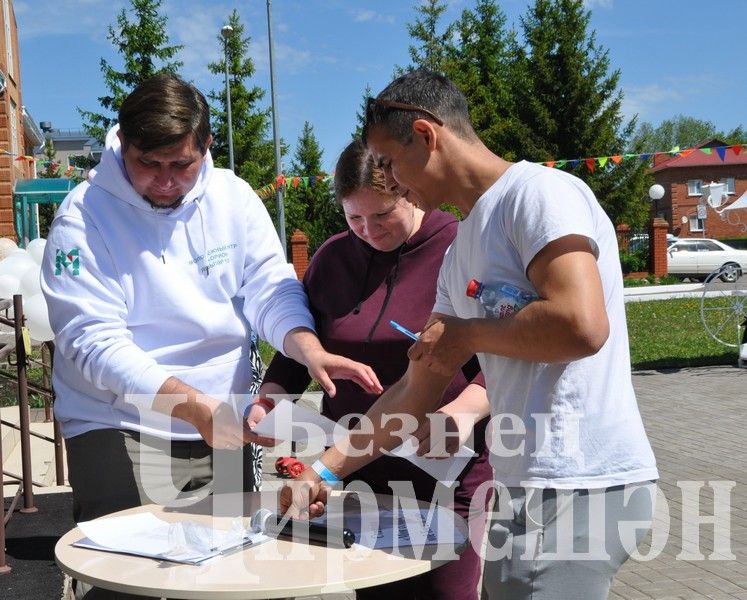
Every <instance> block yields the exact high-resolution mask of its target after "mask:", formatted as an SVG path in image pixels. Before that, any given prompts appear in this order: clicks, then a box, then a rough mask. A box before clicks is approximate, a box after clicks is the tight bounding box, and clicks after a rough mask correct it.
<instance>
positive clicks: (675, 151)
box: [668, 146, 680, 154]
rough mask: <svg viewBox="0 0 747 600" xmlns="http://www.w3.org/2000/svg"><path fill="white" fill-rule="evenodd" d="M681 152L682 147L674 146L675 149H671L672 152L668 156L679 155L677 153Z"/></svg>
mask: <svg viewBox="0 0 747 600" xmlns="http://www.w3.org/2000/svg"><path fill="white" fill-rule="evenodd" d="M679 151H680V147H679V146H674V147H673V148H672V149H671V150H670V151H669V152H668V154H677V153H678V152H679Z"/></svg>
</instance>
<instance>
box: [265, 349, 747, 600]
mask: <svg viewBox="0 0 747 600" xmlns="http://www.w3.org/2000/svg"><path fill="white" fill-rule="evenodd" d="M735 361H736V357H735ZM633 385H634V386H635V389H636V393H637V396H638V404H639V406H640V410H641V414H642V415H643V420H644V423H645V425H646V430H647V432H648V435H649V438H650V440H651V444H652V446H653V448H654V453H655V454H656V458H657V462H658V466H659V474H660V477H661V479H660V481H659V487H660V489H661V491H662V492H663V494H664V497H665V498H666V502H664V501H663V500H662V499H660V501H659V503H658V505H657V511H656V523H655V526H654V532H653V540H654V552H653V553H651V548H652V546H651V538H649V540H647V541H646V542H645V543H644V544H643V545H642V546H641V548H640V549H639V551H640V554H641V555H642V557H643V558H642V559H641V560H635V559H631V560H629V561H628V562H627V563H626V564H625V565H623V568H622V569H621V570H620V572H619V573H618V575H617V577H616V579H615V582H614V584H613V588H612V592H611V593H610V596H609V597H610V599H611V600H623V599H624V600H637V599H656V600H675V599H677V600H696V599H705V598H707V599H712V600H735V599H741V600H747V443H746V441H745V440H747V435H745V432H744V430H745V427H747V369H738V368H736V367H731V366H724V367H703V368H695V369H678V370H668V371H637V372H635V373H634V374H633ZM271 456H272V453H270V455H268V456H267V457H266V460H265V470H266V472H267V479H269V480H270V481H268V485H273V483H271V481H272V480H275V479H276V478H275V477H274V475H273V473H274V468H273V465H274V458H271ZM701 487H702V488H703V489H702V491H701V493H700V494H699V495H698V494H697V490H698V489H700V488H701ZM693 488H694V489H695V490H696V491H695V492H693ZM714 489H716V490H718V492H717V495H718V494H720V496H719V506H720V508H719V509H717V515H718V516H719V518H718V525H717V526H716V527H714V524H713V522H712V520H711V523H707V522H706V523H705V524H703V525H701V526H700V527H699V529H698V528H696V527H695V525H696V519H697V515H699V514H700V515H701V520H702V521H707V517H708V515H713V514H714V513H713V506H714V505H713V496H714ZM698 498H699V500H700V506H699V507H696V506H694V505H693V504H692V502H690V504H689V505H688V502H689V501H690V500H691V499H698ZM683 501H684V502H685V504H686V506H688V507H687V508H686V510H685V519H684V520H683ZM719 511H720V512H719ZM688 527H690V529H688ZM714 530H715V532H716V537H714ZM690 531H692V532H694V533H693V534H690V533H689V532H690ZM719 535H720V536H722V537H723V538H724V540H725V543H722V544H720V545H718V547H716V548H714V540H715V539H718V536H719ZM688 540H689V542H690V543H689V544H688V543H687V541H688ZM683 550H685V552H683ZM311 598H314V600H316V599H317V598H319V597H308V598H305V599H304V600H311ZM354 598H355V595H354V594H353V593H350V594H328V595H325V596H322V597H321V599H320V600H350V599H354Z"/></svg>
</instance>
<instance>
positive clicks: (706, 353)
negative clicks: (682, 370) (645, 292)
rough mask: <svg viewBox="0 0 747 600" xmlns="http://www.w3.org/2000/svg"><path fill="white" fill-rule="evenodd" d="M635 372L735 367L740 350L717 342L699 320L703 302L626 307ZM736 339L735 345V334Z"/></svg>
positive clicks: (679, 300)
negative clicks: (677, 368)
mask: <svg viewBox="0 0 747 600" xmlns="http://www.w3.org/2000/svg"><path fill="white" fill-rule="evenodd" d="M625 309H626V312H627V318H628V335H629V336H630V362H631V364H632V366H633V368H634V369H659V368H676V367H695V366H704V365H732V364H736V362H737V349H736V348H729V347H727V346H724V345H722V344H719V343H718V342H716V341H715V340H714V339H713V338H711V336H709V335H708V333H707V332H706V330H705V327H704V326H703V323H702V322H701V319H700V298H676V299H671V300H652V301H648V302H628V303H627V304H626V305H625ZM732 331H734V334H733V336H732V337H733V338H734V341H735V342H736V330H735V329H734V328H732Z"/></svg>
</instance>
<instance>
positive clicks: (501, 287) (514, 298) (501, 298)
mask: <svg viewBox="0 0 747 600" xmlns="http://www.w3.org/2000/svg"><path fill="white" fill-rule="evenodd" d="M536 299H537V296H536V295H535V294H533V293H531V292H527V291H524V290H522V289H521V288H518V287H516V286H514V285H511V284H509V283H494V284H486V285H484V286H483V288H482V290H481V293H480V298H479V300H480V303H481V304H482V305H483V307H484V308H485V312H486V313H487V314H488V316H490V317H493V318H497V319H502V318H503V317H507V316H508V315H511V314H513V313H515V312H518V311H520V310H521V309H522V308H524V307H525V306H526V305H527V304H529V303H530V302H532V301H533V300H536Z"/></svg>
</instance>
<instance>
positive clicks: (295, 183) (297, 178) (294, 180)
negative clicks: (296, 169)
mask: <svg viewBox="0 0 747 600" xmlns="http://www.w3.org/2000/svg"><path fill="white" fill-rule="evenodd" d="M299 183H301V178H300V177H299V176H298V175H296V176H295V177H294V178H293V189H296V188H297V187H298V184H299Z"/></svg>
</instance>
